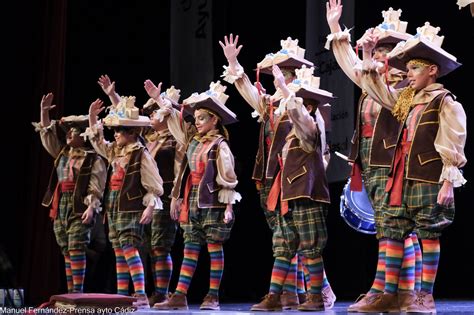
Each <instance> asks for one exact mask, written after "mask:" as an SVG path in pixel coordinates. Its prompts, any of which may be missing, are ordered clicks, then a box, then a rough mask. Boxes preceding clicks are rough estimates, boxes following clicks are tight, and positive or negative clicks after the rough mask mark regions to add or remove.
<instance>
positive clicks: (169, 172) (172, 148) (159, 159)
mask: <svg viewBox="0 0 474 315" xmlns="http://www.w3.org/2000/svg"><path fill="white" fill-rule="evenodd" d="M175 153H176V140H175V139H174V138H173V137H171V136H170V137H168V139H166V141H165V142H164V143H163V145H162V146H161V147H160V148H159V150H158V152H156V154H155V156H154V157H153V158H154V159H155V161H156V165H157V166H158V170H159V172H160V176H161V178H162V179H163V191H164V193H163V196H161V198H167V197H168V196H169V195H170V194H171V190H172V189H173V181H174V158H175Z"/></svg>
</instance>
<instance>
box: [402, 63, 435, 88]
mask: <svg viewBox="0 0 474 315" xmlns="http://www.w3.org/2000/svg"><path fill="white" fill-rule="evenodd" d="M407 71H408V72H407V78H408V82H409V84H410V87H411V88H413V89H415V90H416V91H419V90H421V89H424V88H425V87H427V86H428V85H430V84H431V83H434V82H436V75H437V73H438V66H436V65H421V64H418V63H410V62H409V63H408V64H407Z"/></svg>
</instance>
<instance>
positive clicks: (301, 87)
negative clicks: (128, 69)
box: [272, 65, 336, 104]
mask: <svg viewBox="0 0 474 315" xmlns="http://www.w3.org/2000/svg"><path fill="white" fill-rule="evenodd" d="M295 73H296V79H294V80H293V82H291V83H290V84H288V89H290V90H291V91H293V92H294V93H295V95H296V96H298V97H302V98H306V99H312V100H316V101H318V102H319V104H325V103H327V102H329V101H331V100H333V99H335V98H336V97H335V96H334V95H333V94H332V93H331V92H329V91H326V90H322V89H320V88H319V83H320V78H319V77H315V76H314V75H313V73H314V67H311V68H308V67H306V65H303V66H302V67H301V68H300V69H296V70H295ZM282 97H283V96H282V94H281V92H280V90H277V92H276V93H275V94H274V95H273V96H272V100H274V101H278V100H280V99H281V98H282Z"/></svg>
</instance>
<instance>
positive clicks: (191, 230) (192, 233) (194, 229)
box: [180, 186, 234, 245]
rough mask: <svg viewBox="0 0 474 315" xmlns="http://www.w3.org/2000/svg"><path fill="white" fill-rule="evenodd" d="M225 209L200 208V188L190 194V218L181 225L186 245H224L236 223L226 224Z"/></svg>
mask: <svg viewBox="0 0 474 315" xmlns="http://www.w3.org/2000/svg"><path fill="white" fill-rule="evenodd" d="M224 210H225V209H224V208H198V186H192V189H191V192H190V194H189V218H188V222H187V223H180V226H181V228H182V229H183V232H184V233H183V237H184V242H185V243H198V244H201V245H205V244H207V243H224V242H225V241H226V240H228V239H229V237H230V231H231V230H232V226H233V224H234V221H231V222H229V223H228V224H225V223H224Z"/></svg>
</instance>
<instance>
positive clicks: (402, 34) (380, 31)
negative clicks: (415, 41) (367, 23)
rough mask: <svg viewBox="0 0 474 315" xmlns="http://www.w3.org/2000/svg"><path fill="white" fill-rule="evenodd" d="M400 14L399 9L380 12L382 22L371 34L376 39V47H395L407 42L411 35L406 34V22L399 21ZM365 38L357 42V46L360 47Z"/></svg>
mask: <svg viewBox="0 0 474 315" xmlns="http://www.w3.org/2000/svg"><path fill="white" fill-rule="evenodd" d="M401 14H402V10H401V9H398V10H394V9H393V8H391V7H390V8H389V9H388V10H387V11H385V10H384V11H382V16H383V22H382V23H380V24H379V25H377V26H376V27H375V28H374V30H373V34H375V35H377V37H378V41H377V45H383V44H394V45H395V44H397V43H398V42H400V41H403V40H407V39H409V38H410V37H411V34H408V33H407V32H406V30H407V26H408V22H405V21H400V15H401ZM365 36H366V34H364V35H363V36H362V37H361V38H360V39H359V40H358V41H357V45H359V46H361V45H360V43H361V42H362V40H363V39H364V37H365Z"/></svg>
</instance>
